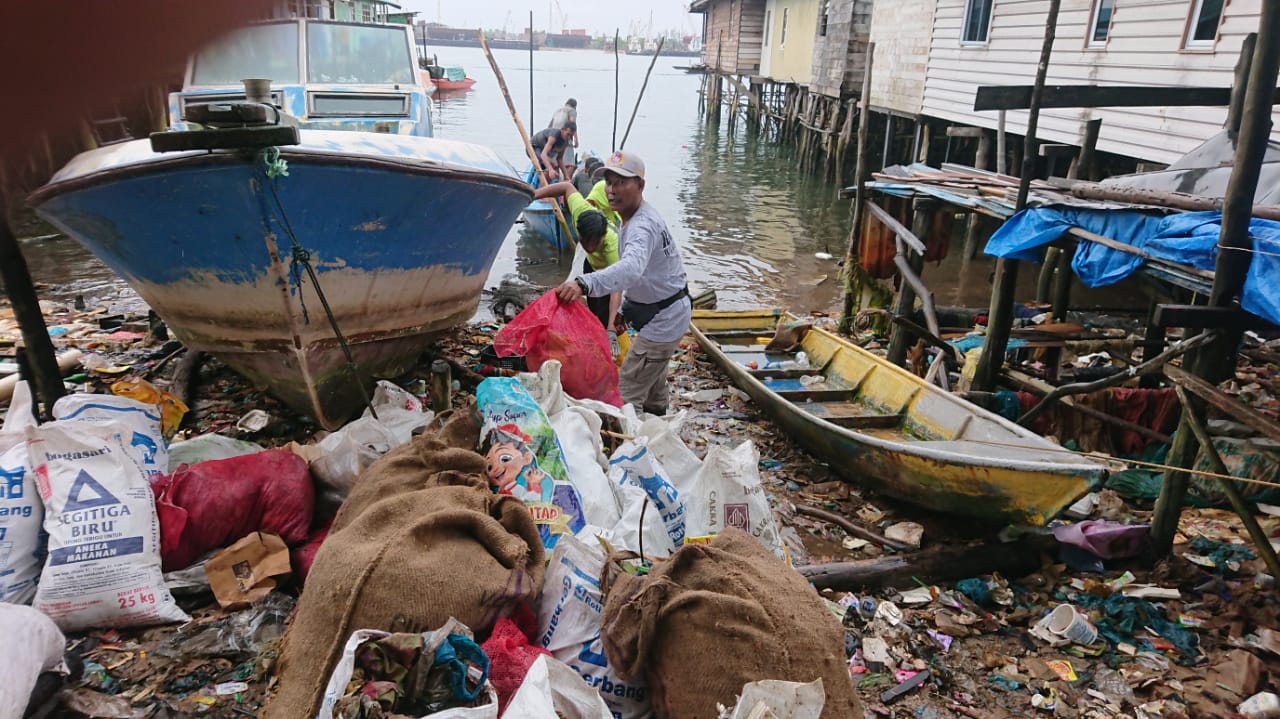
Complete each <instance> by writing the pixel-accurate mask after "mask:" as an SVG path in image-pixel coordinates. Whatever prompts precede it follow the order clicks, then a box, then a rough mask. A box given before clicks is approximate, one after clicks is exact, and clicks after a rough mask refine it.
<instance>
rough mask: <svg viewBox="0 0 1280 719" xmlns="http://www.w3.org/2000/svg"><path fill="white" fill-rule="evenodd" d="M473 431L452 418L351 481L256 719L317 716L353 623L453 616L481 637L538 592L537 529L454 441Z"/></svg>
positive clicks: (373, 625) (392, 624)
mask: <svg viewBox="0 0 1280 719" xmlns="http://www.w3.org/2000/svg"><path fill="white" fill-rule="evenodd" d="M475 438H476V434H475V433H474V432H471V433H468V432H467V431H464V429H463V426H462V424H461V423H457V424H455V423H454V422H450V423H449V424H448V425H447V426H446V427H445V429H443V430H439V431H435V432H432V433H430V434H429V435H423V436H421V437H417V438H415V439H414V440H413V441H412V442H411V443H410V445H409V449H406V450H404V451H399V452H396V453H395V456H388V457H386V458H384V460H382V461H379V462H378V463H377V464H376V465H374V466H372V467H370V468H369V470H368V472H367V473H368V474H369V475H370V476H368V477H362V479H361V480H360V481H359V482H358V483H357V485H356V489H355V491H353V493H352V496H351V497H350V498H349V499H348V500H347V501H348V504H350V503H351V502H352V501H355V502H358V503H361V504H362V508H361V509H360V511H358V512H356V511H348V509H349V508H348V507H347V506H346V505H344V507H343V514H341V515H340V518H341V519H342V520H343V522H344V524H343V525H342V526H341V527H340V526H339V525H338V524H337V523H336V522H335V524H334V527H333V531H332V532H331V533H330V534H329V537H328V539H326V540H325V542H324V544H323V545H322V546H321V547H320V551H319V552H318V553H317V554H316V558H315V563H314V564H313V565H312V567H311V573H310V575H309V576H308V577H307V586H306V590H305V591H304V592H303V593H302V596H301V598H300V599H299V600H298V609H297V612H296V613H295V614H294V617H293V622H292V623H291V624H290V626H289V630H288V632H286V634H285V637H284V640H283V643H282V646H281V653H280V661H279V663H278V664H277V669H276V674H277V676H278V677H279V680H280V683H279V692H278V693H277V694H276V695H275V697H273V698H272V699H271V700H270V701H269V703H268V704H267V706H266V708H265V711H264V713H263V715H262V716H264V717H269V718H271V719H286V718H288V719H295V718H296V719H311V718H312V717H314V716H315V715H316V712H317V711H318V709H319V706H320V700H321V698H322V695H323V693H324V687H325V683H326V682H327V681H328V678H329V675H330V674H331V673H332V671H333V667H334V665H335V664H336V663H337V661H338V659H339V658H340V656H341V653H342V647H343V645H344V643H345V642H346V641H347V638H348V637H349V636H351V633H352V632H354V631H355V630H357V629H383V630H389V629H390V630H397V631H421V630H431V629H435V628H437V627H440V626H442V625H443V624H444V623H445V622H446V621H447V620H448V619H449V617H451V616H452V617H457V618H458V620H459V621H461V622H463V623H464V624H466V625H467V626H469V627H471V629H472V630H473V631H475V632H476V634H483V633H484V632H487V631H488V630H489V629H490V627H491V626H492V625H493V623H494V622H495V621H496V620H497V619H498V618H499V617H501V616H505V615H506V614H507V613H508V612H509V611H510V610H511V609H512V608H513V607H514V606H515V605H516V604H517V603H520V602H529V601H533V600H534V599H536V597H537V595H538V593H539V592H540V591H541V587H542V577H543V571H544V564H545V558H544V555H543V549H542V542H541V541H540V540H539V538H538V530H537V527H536V526H535V525H534V523H533V519H532V518H531V517H530V516H529V510H528V509H527V508H526V507H525V505H524V503H523V502H521V501H520V500H518V499H516V498H515V497H502V496H498V495H495V494H493V492H492V491H491V490H490V489H489V485H488V482H487V481H486V479H485V478H484V476H483V475H481V474H477V473H475V471H476V470H477V469H478V468H480V467H482V466H483V464H484V460H483V458H481V457H480V456H479V455H477V454H474V453H471V452H469V451H463V450H462V449H460V448H459V447H457V446H450V443H471V444H465V446H473V443H474V442H475ZM366 480H369V481H368V484H367V486H362V484H361V483H364V482H365V481H366ZM370 489H373V490H379V491H383V492H385V496H384V497H383V498H381V499H378V498H377V497H376V496H375V495H376V494H377V491H374V492H373V493H370V492H368V491H366V490H370ZM356 492H360V494H359V495H357V494H356Z"/></svg>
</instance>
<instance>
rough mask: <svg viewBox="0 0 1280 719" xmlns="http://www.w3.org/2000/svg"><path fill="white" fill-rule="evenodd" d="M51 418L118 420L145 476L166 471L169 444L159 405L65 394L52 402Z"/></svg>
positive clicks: (111, 397)
mask: <svg viewBox="0 0 1280 719" xmlns="http://www.w3.org/2000/svg"><path fill="white" fill-rule="evenodd" d="M53 418H54V419H58V420H75V421H77V422H119V423H121V424H124V425H126V426H127V427H128V428H129V429H128V431H127V432H126V431H122V432H121V433H120V436H121V437H123V438H124V441H125V443H126V444H128V445H129V447H130V448H131V449H133V450H134V452H135V453H136V454H137V456H138V458H139V459H140V460H141V461H142V468H143V469H144V470H146V472H147V477H154V476H156V475H159V474H166V473H168V471H169V446H168V445H167V444H165V441H164V434H163V433H161V431H160V408H159V407H157V406H156V405H153V404H145V403H143V402H139V401H138V400H136V399H129V398H128V397H117V396H116V395H113V394H87V393H83V392H80V393H77V394H68V395H64V396H62V397H59V398H58V401H57V402H54V403H53Z"/></svg>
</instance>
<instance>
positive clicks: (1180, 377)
mask: <svg viewBox="0 0 1280 719" xmlns="http://www.w3.org/2000/svg"><path fill="white" fill-rule="evenodd" d="M1164 375H1165V377H1168V378H1169V380H1170V381H1171V382H1174V383H1175V384H1177V385H1178V386H1180V387H1184V388H1186V389H1187V390H1189V391H1190V392H1191V393H1192V394H1195V395H1196V396H1198V397H1200V398H1201V399H1203V400H1204V401H1206V402H1208V403H1209V404H1211V405H1213V406H1214V408H1215V409H1218V410H1220V411H1221V412H1224V413H1226V414H1229V415H1231V416H1232V417H1234V418H1235V419H1236V421H1238V422H1240V423H1241V424H1244V425H1247V426H1248V427H1249V429H1252V430H1253V431H1255V432H1257V433H1258V434H1261V435H1262V436H1264V437H1267V438H1268V439H1272V440H1275V441H1278V442H1280V426H1277V425H1276V423H1275V422H1273V421H1272V420H1271V419H1269V418H1268V417H1266V416H1265V415H1263V414H1261V413H1259V412H1258V411H1257V410H1254V409H1252V408H1250V407H1248V406H1246V405H1244V404H1242V403H1241V402H1239V401H1237V400H1236V399H1235V398H1233V397H1231V396H1229V395H1227V394H1226V393H1224V392H1223V391H1222V390H1220V389H1218V388H1217V387H1215V386H1213V385H1212V384H1210V383H1208V382H1206V381H1205V380H1203V379H1201V378H1199V377H1197V376H1195V375H1193V374H1191V373H1190V372H1188V371H1186V370H1185V369H1182V368H1181V367H1177V366H1174V365H1169V366H1168V367H1165V368H1164Z"/></svg>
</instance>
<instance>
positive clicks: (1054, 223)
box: [986, 206, 1280, 324]
mask: <svg viewBox="0 0 1280 719" xmlns="http://www.w3.org/2000/svg"><path fill="white" fill-rule="evenodd" d="M1072 227H1080V228H1083V229H1085V230H1088V231H1089V232H1093V233H1095V234H1099V235H1102V236H1104V237H1109V238H1111V239H1113V240H1116V241H1118V242H1123V243H1125V244H1127V245H1131V246H1133V247H1135V248H1137V249H1140V250H1142V251H1143V252H1145V253H1146V254H1147V255H1150V256H1151V257H1154V258H1157V259H1162V260H1168V261H1170V262H1177V263H1180V264H1184V265H1190V266H1192V267H1195V268H1197V269H1201V270H1212V269H1213V268H1214V262H1215V259H1216V257H1217V246H1218V236H1219V234H1220V232H1221V231H1222V213H1221V212H1183V213H1178V214H1173V215H1161V214H1155V213H1147V212H1137V211H1133V210H1094V209H1083V208H1075V207H1065V206H1054V207H1033V208H1029V209H1026V210H1023V211H1022V212H1019V213H1018V214H1016V215H1014V216H1013V217H1011V218H1009V220H1008V221H1007V222H1005V223H1004V225H1002V226H1001V227H1000V229H999V230H996V233H995V234H994V235H992V236H991V240H990V241H989V242H987V248H986V253H987V254H988V255H992V256H995V257H1007V258H1010V259H1016V260H1032V261H1035V262H1039V261H1040V260H1041V257H1042V252H1040V250H1039V248H1040V247H1041V246H1043V245H1045V244H1048V243H1050V242H1053V241H1054V240H1057V239H1058V238H1059V237H1061V236H1062V235H1063V234H1064V233H1065V232H1066V231H1067V230H1069V229H1071V228H1072ZM1249 234H1250V236H1251V237H1252V239H1253V249H1254V255H1253V262H1252V263H1251V264H1250V266H1249V273H1248V275H1247V277H1246V278H1245V284H1244V290H1243V292H1242V293H1241V297H1240V304H1241V306H1242V307H1244V309H1246V310H1248V311H1249V312H1252V313H1253V314H1255V315H1258V316H1259V317H1262V318H1263V319H1266V320H1268V321H1270V322H1273V323H1277V324H1280V281H1277V280H1280V222H1275V221H1272V220H1262V219H1258V218H1254V219H1253V221H1252V222H1251V223H1250V225H1249ZM1143 262H1144V259H1143V258H1142V257H1139V256H1137V255H1133V254H1130V253H1127V252H1121V251H1120V250H1114V249H1111V248H1110V247H1106V246H1104V245H1100V244H1097V243H1095V242H1081V243H1080V244H1079V246H1078V247H1077V248H1076V254H1075V257H1074V258H1072V260H1071V268H1072V269H1073V270H1075V273H1076V275H1078V276H1079V277H1080V281H1081V282H1083V283H1084V284H1086V285H1088V286H1089V287H1102V286H1104V285H1109V284H1112V283H1115V282H1118V281H1120V280H1122V279H1124V278H1125V277H1128V276H1129V275H1131V274H1133V273H1134V272H1135V271H1137V269H1138V268H1139V267H1140V266H1141V265H1142V263H1143Z"/></svg>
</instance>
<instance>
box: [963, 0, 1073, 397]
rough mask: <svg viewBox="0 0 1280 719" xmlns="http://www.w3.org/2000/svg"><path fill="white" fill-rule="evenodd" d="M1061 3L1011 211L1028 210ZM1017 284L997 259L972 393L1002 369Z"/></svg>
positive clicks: (1048, 34)
mask: <svg viewBox="0 0 1280 719" xmlns="http://www.w3.org/2000/svg"><path fill="white" fill-rule="evenodd" d="M1061 9H1062V0H1049V14H1048V18H1047V19H1046V21H1045V28H1044V45H1043V47H1042V48H1041V50H1040V64H1039V65H1038V66H1037V67H1036V82H1035V85H1034V87H1033V88H1032V90H1031V108H1030V110H1029V112H1028V114H1027V135H1026V140H1025V143H1024V146H1023V147H1024V149H1023V153H1022V178H1021V182H1019V183H1018V198H1017V202H1016V203H1015V205H1014V207H1015V208H1016V209H1017V210H1022V209H1023V208H1024V207H1026V206H1027V195H1028V194H1030V192H1031V177H1032V176H1033V175H1034V174H1035V168H1036V125H1037V123H1038V122H1039V120H1040V97H1041V95H1043V94H1044V83H1045V76H1046V75H1047V74H1048V72H1049V58H1050V57H1051V55H1052V53H1053V41H1054V38H1055V37H1056V35H1057V29H1058V12H1059V11H1060V10H1061ZM1017 282H1018V261H1017V260H1010V259H1005V258H1000V260H999V261H998V262H997V263H996V281H995V286H994V287H992V289H991V311H990V312H989V313H988V315H987V337H986V341H985V342H984V343H983V345H982V354H981V356H980V357H979V358H978V366H977V370H976V372H975V373H974V377H973V389H974V390H976V391H980V392H989V391H992V390H993V389H995V385H996V379H997V378H998V377H999V376H1000V370H1001V369H1002V368H1003V367H1004V355H1005V350H1006V348H1007V347H1008V345H1009V332H1010V330H1012V328H1013V301H1014V292H1015V290H1016V289H1017Z"/></svg>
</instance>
